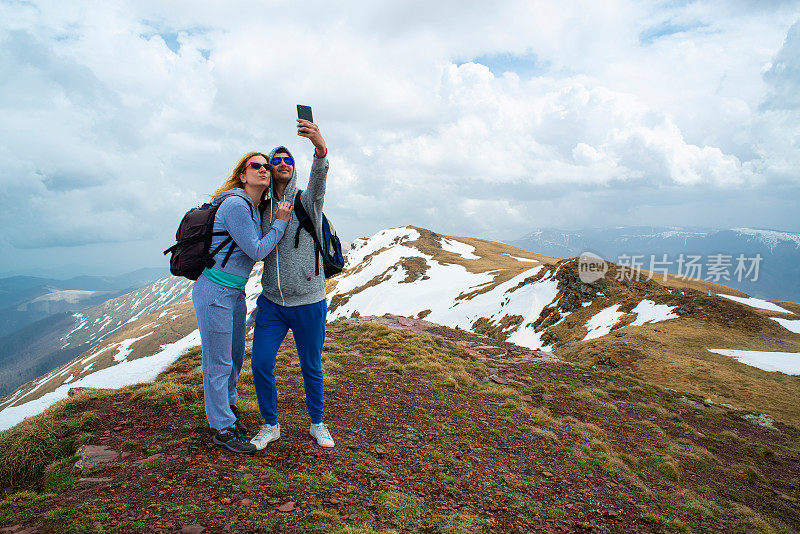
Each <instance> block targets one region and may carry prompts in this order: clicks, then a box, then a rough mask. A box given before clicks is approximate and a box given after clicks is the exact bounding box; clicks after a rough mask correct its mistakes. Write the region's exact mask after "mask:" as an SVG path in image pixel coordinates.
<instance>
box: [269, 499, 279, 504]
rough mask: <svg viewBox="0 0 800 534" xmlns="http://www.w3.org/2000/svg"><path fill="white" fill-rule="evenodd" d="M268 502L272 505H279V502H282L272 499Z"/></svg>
mask: <svg viewBox="0 0 800 534" xmlns="http://www.w3.org/2000/svg"><path fill="white" fill-rule="evenodd" d="M267 502H268V503H270V504H278V503H279V502H281V501H280V500H278V499H270V500H268V501H267Z"/></svg>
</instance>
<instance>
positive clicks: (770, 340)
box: [556, 318, 800, 426]
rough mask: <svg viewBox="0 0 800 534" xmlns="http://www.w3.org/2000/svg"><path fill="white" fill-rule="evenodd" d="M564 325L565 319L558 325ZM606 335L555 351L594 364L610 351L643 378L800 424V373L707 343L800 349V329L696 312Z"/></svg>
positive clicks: (624, 365)
mask: <svg viewBox="0 0 800 534" xmlns="http://www.w3.org/2000/svg"><path fill="white" fill-rule="evenodd" d="M559 326H560V325H559ZM617 335H619V336H621V337H616V335H615V334H614V333H612V334H611V335H609V336H605V337H603V338H598V339H593V340H589V341H585V342H573V343H569V344H566V345H564V346H562V347H560V348H557V350H556V354H557V355H558V356H559V357H561V358H564V359H567V360H570V361H576V362H580V363H582V364H585V365H593V364H595V363H596V362H597V360H598V359H600V358H603V357H611V358H612V359H613V360H615V361H616V362H617V363H618V364H620V365H622V368H621V371H622V372H624V373H627V374H630V375H632V376H635V377H637V378H639V379H641V380H644V381H647V382H650V383H653V384H658V385H660V386H663V387H670V388H673V389H676V390H678V391H686V392H689V393H694V394H697V395H701V396H703V397H710V398H711V399H712V400H713V401H714V402H716V403H720V404H721V403H727V404H731V405H733V406H736V407H739V408H744V409H748V410H752V411H756V412H759V413H767V414H769V415H771V416H772V417H773V418H775V419H778V420H781V421H784V422H787V423H790V424H793V425H795V426H800V405H798V404H797V402H796V399H797V398H798V396H800V377H797V376H791V375H786V374H783V373H775V372H767V371H762V370H760V369H757V368H755V367H750V366H748V365H744V364H741V363H739V362H738V361H736V360H735V359H733V358H729V357H727V356H722V355H719V354H714V353H711V352H709V351H708V350H706V349H708V348H733V349H741V350H761V351H769V350H774V351H781V352H800V335H798V334H790V333H788V332H787V331H781V327H780V326H779V325H777V324H775V325H774V326H771V325H769V324H768V323H764V326H763V327H762V332H761V333H760V334H758V333H755V334H754V333H749V332H746V331H743V330H742V329H741V328H725V327H723V326H721V325H719V324H718V323H710V322H706V321H701V320H697V319H691V318H681V319H674V320H671V321H670V322H669V324H668V327H667V326H665V325H664V324H663V323H656V324H652V325H644V326H642V327H629V328H628V329H624V330H621V331H619V332H617Z"/></svg>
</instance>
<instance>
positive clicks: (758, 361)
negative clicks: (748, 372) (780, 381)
mask: <svg viewBox="0 0 800 534" xmlns="http://www.w3.org/2000/svg"><path fill="white" fill-rule="evenodd" d="M706 350H708V351H709V352H713V353H715V354H721V355H723V356H730V357H731V358H734V359H736V360H738V361H739V362H741V363H743V364H745V365H749V366H750V367H757V368H758V369H761V370H763V371H770V372H779V373H784V374H787V375H800V352H768V351H760V350H734V349H706Z"/></svg>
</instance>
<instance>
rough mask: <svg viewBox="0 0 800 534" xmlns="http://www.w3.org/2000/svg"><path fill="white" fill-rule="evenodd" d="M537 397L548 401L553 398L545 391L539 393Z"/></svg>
mask: <svg viewBox="0 0 800 534" xmlns="http://www.w3.org/2000/svg"><path fill="white" fill-rule="evenodd" d="M539 397H540V398H541V399H542V400H543V401H544V402H550V401H551V400H553V396H552V395H548V394H547V393H542V394H541V395H539Z"/></svg>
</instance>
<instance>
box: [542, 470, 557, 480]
mask: <svg viewBox="0 0 800 534" xmlns="http://www.w3.org/2000/svg"><path fill="white" fill-rule="evenodd" d="M542 476H543V477H545V478H553V477H554V476H555V475H554V474H553V473H551V472H550V471H542Z"/></svg>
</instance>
